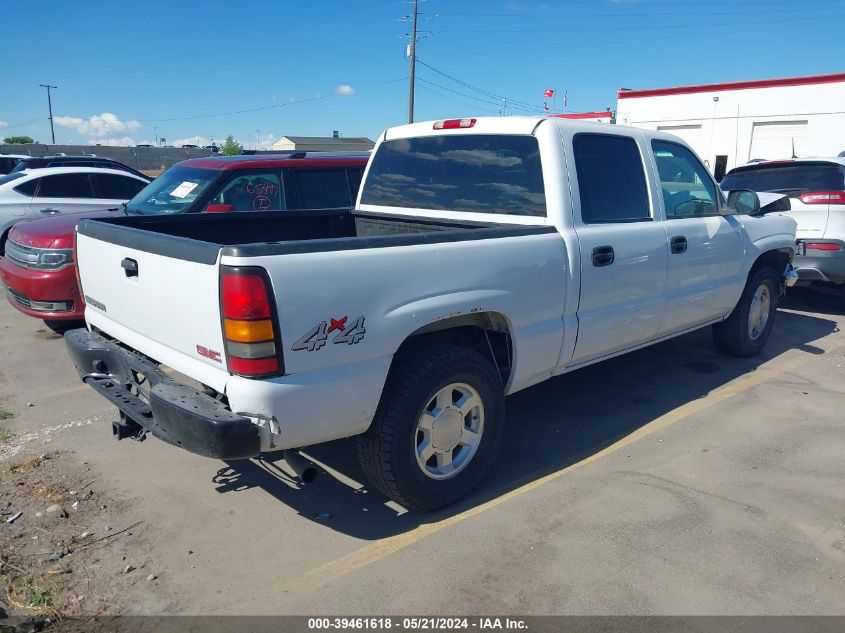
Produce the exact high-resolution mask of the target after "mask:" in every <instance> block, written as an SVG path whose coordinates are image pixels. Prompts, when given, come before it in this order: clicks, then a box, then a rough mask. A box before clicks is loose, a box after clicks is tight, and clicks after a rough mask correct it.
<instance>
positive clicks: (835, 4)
mask: <svg viewBox="0 0 845 633" xmlns="http://www.w3.org/2000/svg"><path fill="white" fill-rule="evenodd" d="M809 1H810V2H812V1H813V0H809ZM816 1H817V2H818V1H819V0H816ZM790 4H792V3H790ZM677 6H678V8H679V9H685V10H687V9H689V6H690V5H687V4H684V5H683V6H682V5H677ZM706 6H719V5H706ZM721 6H731V7H734V6H736V5H735V4H733V3H729V4H727V3H726V4H724V5H721ZM841 6H842V4H841V3H840V2H838V1H837V2H833V3H831V2H824V4H823V5H821V6H815V7H807V6H806V5H801V7H798V8H796V7H794V6H793V7H790V8H781V9H772V8H769V7H766V8H765V12H766V14H769V13H806V12H807V9H811V10H826V9H835V8H840V7H841ZM761 8H763V7H761V6H758V7H757V8H753V9H750V10H742V9H738V10H737V9H732V10H730V11H725V10H719V11H708V12H707V15H756V14H757V13H759V12H760V9H761ZM434 15H435V16H437V17H473V18H479V17H480V18H531V19H537V18H556V17H557V18H637V17H656V16H684V15H686V12H685V11H680V12H679V11H638V12H634V13H616V12H614V11H611V12H609V13H608V12H605V13H569V12H567V13H544V12H540V13H471V12H452V11H448V12H440V13H436V14H434Z"/></svg>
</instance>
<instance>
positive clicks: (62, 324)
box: [44, 319, 85, 334]
mask: <svg viewBox="0 0 845 633" xmlns="http://www.w3.org/2000/svg"><path fill="white" fill-rule="evenodd" d="M44 325H46V326H47V327H48V328H50V329H51V330H53V331H54V332H55V333H56V334H64V333H65V332H67V331H69V330H75V329H77V328H81V327H85V321H74V320H64V319H61V320H60V319H44Z"/></svg>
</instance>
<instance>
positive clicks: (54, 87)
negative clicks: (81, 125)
mask: <svg viewBox="0 0 845 633" xmlns="http://www.w3.org/2000/svg"><path fill="white" fill-rule="evenodd" d="M38 85H39V86H41V87H42V88H46V89H47V108H49V111H50V136H52V137H53V145H55V144H56V131H55V129H53V100H52V99H51V98H50V89H51V88H53V89H58V86H51V85H50V84H38Z"/></svg>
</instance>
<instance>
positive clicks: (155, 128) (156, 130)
mask: <svg viewBox="0 0 845 633" xmlns="http://www.w3.org/2000/svg"><path fill="white" fill-rule="evenodd" d="M153 130H155V135H156V144H155V146H156V147H158V126H157V125H154V126H153Z"/></svg>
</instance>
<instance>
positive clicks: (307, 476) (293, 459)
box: [282, 449, 318, 484]
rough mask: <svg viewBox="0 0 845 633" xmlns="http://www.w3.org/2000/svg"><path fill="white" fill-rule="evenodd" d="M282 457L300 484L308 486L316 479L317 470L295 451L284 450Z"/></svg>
mask: <svg viewBox="0 0 845 633" xmlns="http://www.w3.org/2000/svg"><path fill="white" fill-rule="evenodd" d="M282 457H284V460H285V461H286V462H287V464H288V466H290V467H291V470H293V472H294V473H295V474H296V476H297V477H298V478H299V481H301V482H302V483H304V484H310V483H311V482H312V481H314V480H315V479H316V478H317V473H318V471H317V469H316V468H315V467H314V465H313V464H312V463H311V462H309V461H308V460H307V459H305V458H304V457H303V456H302V455H300V454H299V453H298V452H297V451H295V450H293V449H286V450H284V451H282Z"/></svg>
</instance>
